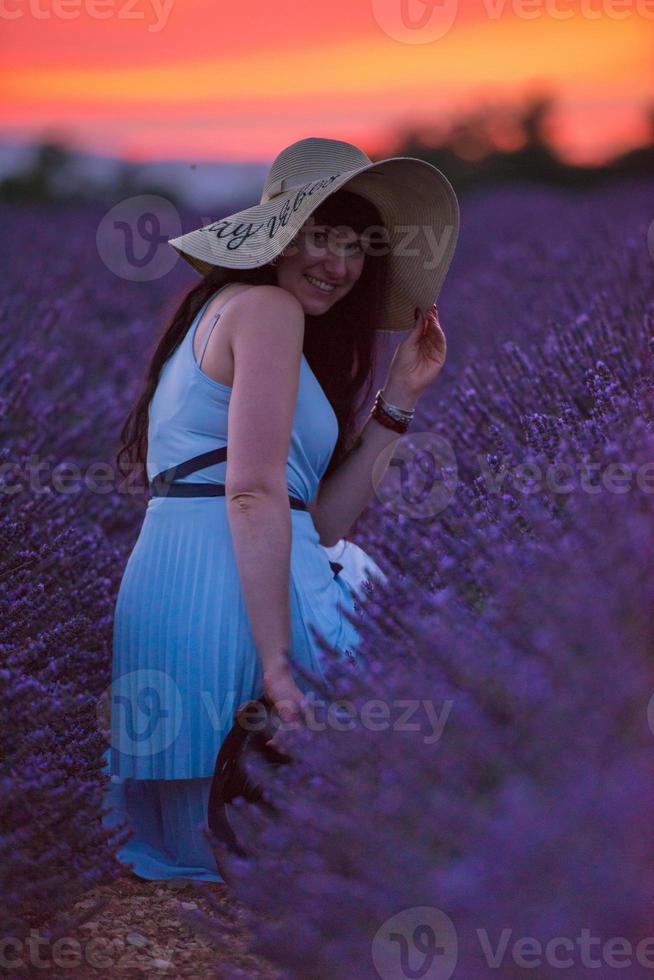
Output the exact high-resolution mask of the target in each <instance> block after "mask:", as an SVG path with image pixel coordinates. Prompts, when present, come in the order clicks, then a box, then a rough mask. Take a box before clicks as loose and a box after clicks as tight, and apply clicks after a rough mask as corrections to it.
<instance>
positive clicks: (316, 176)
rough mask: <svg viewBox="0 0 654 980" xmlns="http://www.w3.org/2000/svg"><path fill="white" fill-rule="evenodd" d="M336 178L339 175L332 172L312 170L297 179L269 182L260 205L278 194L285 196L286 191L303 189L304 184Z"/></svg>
mask: <svg viewBox="0 0 654 980" xmlns="http://www.w3.org/2000/svg"><path fill="white" fill-rule="evenodd" d="M338 176H339V174H335V173H334V172H333V170H312V171H311V173H310V174H309V173H307V174H300V176H299V177H298V176H296V177H281V178H280V179H279V180H273V181H271V183H270V184H269V185H268V187H267V188H266V190H265V191H264V194H263V197H262V198H261V203H262V204H264V203H265V202H266V201H269V200H270V199H271V198H273V197H277V196H278V195H279V194H285V193H286V192H287V191H292V190H295V188H297V187H304V185H305V184H310V183H311V181H313V180H321V179H323V178H325V177H338Z"/></svg>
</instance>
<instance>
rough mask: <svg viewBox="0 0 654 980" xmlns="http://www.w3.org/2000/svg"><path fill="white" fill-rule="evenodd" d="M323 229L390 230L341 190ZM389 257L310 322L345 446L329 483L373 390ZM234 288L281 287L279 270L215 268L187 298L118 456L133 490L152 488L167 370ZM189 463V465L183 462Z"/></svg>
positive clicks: (163, 341)
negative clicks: (155, 431)
mask: <svg viewBox="0 0 654 980" xmlns="http://www.w3.org/2000/svg"><path fill="white" fill-rule="evenodd" d="M313 216H314V219H315V221H316V222H317V223H319V224H327V225H331V226H336V225H345V226H347V227H349V228H352V229H353V230H354V231H355V232H356V233H357V234H361V232H363V231H364V230H365V229H370V228H371V227H373V226H374V227H376V228H379V227H381V226H383V222H382V218H381V215H380V213H379V211H378V209H377V208H376V207H375V205H374V204H372V203H371V202H370V201H368V200H367V199H366V198H363V197H361V196H360V195H358V194H354V193H353V192H352V191H348V190H346V189H341V190H338V191H336V192H335V193H334V194H332V195H331V196H330V197H328V198H327V199H326V200H325V201H323V202H322V204H320V205H319V206H318V207H317V208H316V210H315V211H314V212H313ZM387 269H388V251H387V250H386V249H382V250H381V254H374V253H373V252H371V251H368V252H367V253H366V256H365V260H364V263H363V269H362V272H361V275H360V276H359V279H358V280H357V282H356V283H355V284H354V286H353V287H352V289H351V290H350V292H349V293H348V294H347V296H345V297H343V299H342V300H340V301H339V302H338V303H335V304H334V306H333V307H332V308H331V309H330V310H328V311H327V312H326V313H323V314H322V315H321V316H310V315H306V316H305V329H304V354H305V357H306V359H307V361H308V362H309V366H310V367H311V370H312V371H313V372H314V374H315V375H316V377H317V379H318V381H319V382H320V385H321V387H322V388H323V390H324V392H325V394H326V396H327V398H328V399H329V402H330V404H331V406H332V408H333V409H334V413H335V415H336V418H337V419H338V427H339V433H338V440H337V442H336V445H335V446H334V451H333V453H332V456H331V459H330V461H329V465H328V467H327V469H326V471H325V474H324V475H325V476H327V474H329V473H330V472H331V471H332V470H333V469H335V468H336V467H337V466H338V465H339V463H340V462H341V461H342V460H343V458H344V456H345V455H347V453H348V452H349V451H350V449H351V448H352V445H353V443H354V439H355V438H356V433H355V432H354V425H355V421H356V416H357V413H358V412H359V410H360V409H361V408H362V407H363V405H364V404H365V402H366V400H367V399H368V396H369V395H370V391H371V388H372V384H373V379H374V373H375V367H376V354H377V350H376V344H375V330H376V329H377V328H378V326H379V324H380V323H381V322H382V321H383V316H382V312H383V310H384V307H385V303H386V295H387V288H388V282H389V277H388V274H387ZM231 282H244V283H253V284H266V285H276V283H277V279H276V274H275V268H274V266H271V265H269V264H268V265H264V266H260V267H259V268H256V269H227V268H225V267H224V266H215V267H214V268H213V269H212V270H211V271H210V272H209V273H207V275H206V276H205V277H204V278H203V279H202V280H201V281H200V282H199V283H198V284H197V285H195V286H193V287H192V288H191V289H190V290H189V291H188V292H187V294H186V296H185V297H184V298H183V299H182V301H181V303H180V304H179V306H178V308H177V310H176V312H175V314H174V315H173V317H172V320H171V321H170V324H169V325H168V326H167V327H166V329H165V330H164V332H163V334H162V335H161V338H160V340H159V342H158V343H157V346H156V349H155V352H154V354H153V356H152V359H151V361H150V364H149V366H148V369H147V372H146V377H145V383H144V386H143V390H142V392H141V394H140V395H139V397H138V398H137V400H136V402H135V403H134V405H133V406H132V408H131V410H130V412H129V415H128V416H127V418H126V420H125V423H124V425H123V427H122V429H121V433H120V448H119V450H118V453H117V455H116V463H117V466H118V469H119V471H120V472H121V473H122V474H123V476H125V477H126V478H127V479H128V481H130V477H131V481H130V482H131V485H132V486H133V485H135V484H136V485H137V486H139V485H140V486H142V487H143V488H146V487H147V484H148V478H147V470H146V461H147V451H148V409H149V405H150V401H151V399H152V396H153V394H154V392H155V389H156V387H157V383H158V381H159V376H160V374H161V370H162V368H163V365H164V364H165V362H166V361H167V360H168V358H169V357H170V356H171V355H172V354H173V353H174V351H175V350H176V348H177V347H178V346H179V344H180V343H181V341H182V340H183V338H184V337H185V336H186V333H187V331H188V329H189V327H190V325H191V323H192V321H193V319H194V317H195V316H196V314H197V313H198V311H199V310H200V309H201V307H202V306H203V304H204V303H206V302H207V300H209V299H210V297H211V296H213V294H214V293H215V292H216V291H217V290H218V289H219V288H220V287H221V286H223V285H225V284H226V283H231ZM179 462H180V463H181V462H183V460H179Z"/></svg>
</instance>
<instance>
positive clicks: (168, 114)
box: [0, 0, 654, 161]
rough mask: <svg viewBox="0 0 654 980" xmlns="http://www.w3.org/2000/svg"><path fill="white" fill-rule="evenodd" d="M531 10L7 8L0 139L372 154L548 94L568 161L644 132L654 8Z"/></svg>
mask: <svg viewBox="0 0 654 980" xmlns="http://www.w3.org/2000/svg"><path fill="white" fill-rule="evenodd" d="M522 3H524V7H523V6H522V5H521V3H520V2H519V0H511V2H510V0H459V3H458V6H456V5H455V3H454V0H329V2H328V3H316V2H311V0H0V20H1V21H2V23H1V24H0V79H1V83H0V84H1V89H0V90H1V91H2V94H3V98H2V104H1V107H0V138H1V139H2V140H3V141H10V140H12V139H16V140H21V141H22V140H25V139H32V138H35V139H38V138H41V137H43V136H45V135H48V136H49V137H52V136H59V137H60V138H64V139H66V140H67V141H68V142H69V143H71V144H72V145H73V146H75V147H78V148H80V149H87V150H92V151H97V152H101V153H108V154H112V155H120V156H124V157H127V158H130V159H133V160H151V159H160V158H179V159H184V160H189V161H194V160H207V159H226V160H239V159H259V160H265V161H270V160H271V159H272V158H273V157H274V156H275V155H276V154H277V153H278V152H279V150H280V149H282V148H283V147H284V146H286V145H288V144H289V143H291V142H293V141H294V140H296V139H301V138H303V137H305V136H330V137H335V138H339V139H345V140H350V141H351V142H355V143H357V144H358V145H360V146H361V147H362V148H363V149H365V150H366V152H368V153H371V154H373V155H378V154H383V152H384V150H385V148H386V146H389V145H392V141H393V138H394V137H395V136H396V135H397V133H398V130H399V129H400V127H403V126H406V125H409V124H412V123H417V124H422V123H424V124H426V125H429V124H439V123H443V122H446V121H447V120H449V119H455V118H457V116H458V115H459V113H460V112H461V111H462V110H463V109H466V108H470V107H473V106H475V105H479V104H480V103H486V104H491V103H493V104H497V103H503V102H509V103H512V104H516V105H517V104H519V103H520V102H521V100H522V98H523V97H524V95H525V94H529V93H532V94H535V93H545V92H547V93H551V94H552V95H554V96H555V97H556V99H557V104H556V113H555V116H554V118H553V125H552V130H551V132H552V139H553V141H554V143H555V145H556V146H557V147H558V148H559V149H560V151H561V152H562V153H564V155H566V156H567V157H568V158H570V159H575V160H579V161H595V160H601V159H602V158H604V157H606V156H607V155H610V154H612V153H614V152H617V151H620V150H622V149H624V148H626V147H629V146H631V145H633V144H634V143H637V142H640V141H642V140H643V139H645V138H646V136H647V127H646V124H645V120H644V109H645V107H646V106H647V105H648V104H651V103H652V102H654V85H653V84H652V75H653V69H652V64H653V59H652V54H653V47H654V46H653V43H652V42H653V40H654V0H584V2H581V0H579V2H575V0H542V2H541V0H522ZM527 14H528V16H527ZM569 15H570V16H569ZM430 31H431V32H432V34H433V35H434V36H433V37H432V36H430V34H429V32H430Z"/></svg>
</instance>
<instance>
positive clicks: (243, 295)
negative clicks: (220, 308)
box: [225, 283, 304, 317]
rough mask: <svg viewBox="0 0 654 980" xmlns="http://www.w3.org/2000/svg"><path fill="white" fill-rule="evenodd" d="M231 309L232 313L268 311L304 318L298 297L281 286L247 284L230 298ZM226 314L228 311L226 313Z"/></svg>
mask: <svg viewBox="0 0 654 980" xmlns="http://www.w3.org/2000/svg"><path fill="white" fill-rule="evenodd" d="M229 308H230V310H232V311H234V312H235V311H247V312H248V313H252V312H253V311H254V310H259V311H261V312H265V311H266V310H271V311H275V312H276V311H279V312H288V313H296V314H297V313H301V314H302V317H304V311H303V309H302V304H301V303H300V301H299V299H297V297H296V296H293V294H292V293H289V292H288V290H287V289H282V287H281V286H272V285H265V284H263V283H262V284H249V283H248V284H246V285H245V288H241V289H240V290H239V291H238V292H236V293H234V294H233V295H232V296H230V298H229ZM225 312H226V311H225Z"/></svg>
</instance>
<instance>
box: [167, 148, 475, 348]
mask: <svg viewBox="0 0 654 980" xmlns="http://www.w3.org/2000/svg"><path fill="white" fill-rule="evenodd" d="M345 185H347V189H348V190H349V191H353V192H355V193H357V194H360V195H361V197H364V198H367V199H368V200H369V201H371V202H372V203H373V204H375V205H376V206H377V208H378V210H379V212H380V214H381V218H382V222H383V225H384V228H383V229H378V228H376V229H373V230H372V231H371V235H372V237H371V239H370V241H371V245H370V246H368V245H365V246H364V250H366V249H368V248H369V249H370V253H371V254H380V253H383V252H387V253H388V254H389V282H388V293H387V301H386V304H385V311H386V315H385V321H384V323H381V324H380V325H379V329H380V330H390V331H395V330H409V329H410V328H412V327H413V326H414V324H415V316H414V309H415V307H416V306H419V307H421V308H422V309H429V308H430V307H431V305H432V304H433V303H435V302H436V300H437V298H438V295H439V292H440V289H441V286H442V284H443V280H444V279H445V275H446V273H447V270H448V268H449V266H450V262H451V260H452V256H453V254H454V249H455V247H456V242H457V238H458V234H459V206H458V202H457V199H456V195H455V193H454V190H453V188H452V186H451V184H450V183H449V181H448V180H447V178H446V177H445V176H444V174H442V173H441V171H440V170H437V169H436V167H433V166H432V165H431V164H429V163H427V162H426V161H425V160H418V159H417V158H415V157H389V158H387V159H385V160H378V161H376V162H375V163H373V161H372V160H371V159H370V157H368V156H367V155H366V154H365V153H364V152H363V151H362V150H360V149H358V147H356V146H354V145H353V144H352V143H345V142H343V141H342V140H333V139H322V138H318V137H309V138H307V139H303V140H299V141H298V142H297V143H292V144H291V145H290V146H287V147H286V149H284V150H282V151H281V153H279V154H278V156H277V157H276V158H275V160H274V161H273V163H272V166H271V168H270V170H269V172H268V176H267V177H266V181H265V184H264V187H263V191H262V194H261V200H260V203H259V204H255V205H254V206H253V207H250V208H245V209H244V210H243V211H237V212H236V213H235V214H230V215H228V216H227V217H225V218H221V219H220V220H219V221H214V222H212V224H210V225H205V226H204V227H202V228H197V229H195V230H194V231H190V232H188V233H187V234H185V235H180V236H178V237H177V238H171V239H170V240H169V242H168V244H169V245H172V246H173V248H175V249H177V251H178V252H179V253H180V254H181V255H182V256H183V258H184V259H186V261H187V262H188V263H189V264H190V265H191V266H193V268H194V269H195V270H196V271H197V272H200V273H201V274H202V275H206V274H207V273H208V272H210V271H211V269H212V267H213V266H222V267H225V268H228V269H251V268H256V267H258V266H262V265H266V263H268V262H270V261H271V260H272V259H274V258H276V257H277V256H278V255H279V254H280V253H281V252H282V251H283V250H284V249H285V248H286V247H287V246H288V245H289V244H290V243H291V241H292V240H293V238H294V237H295V235H296V234H297V232H298V231H299V229H300V228H301V227H302V225H303V224H304V223H305V221H306V220H307V219H308V218H309V216H310V215H311V214H312V213H313V212H314V211H315V209H316V208H317V207H318V205H319V204H321V203H322V202H323V201H324V200H325V199H326V198H328V197H329V196H330V195H331V194H334V192H335V191H337V190H340V188H342V187H343V186H345Z"/></svg>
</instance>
